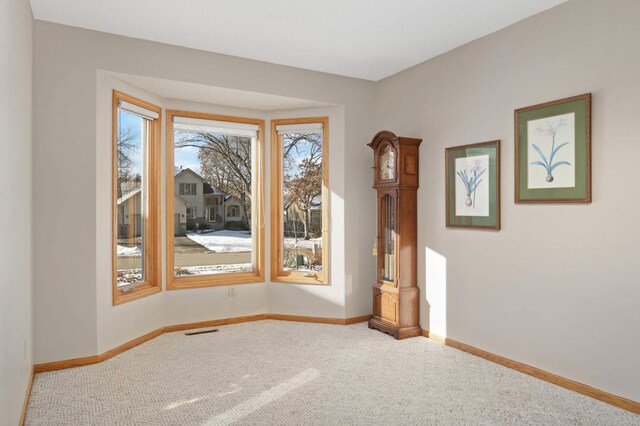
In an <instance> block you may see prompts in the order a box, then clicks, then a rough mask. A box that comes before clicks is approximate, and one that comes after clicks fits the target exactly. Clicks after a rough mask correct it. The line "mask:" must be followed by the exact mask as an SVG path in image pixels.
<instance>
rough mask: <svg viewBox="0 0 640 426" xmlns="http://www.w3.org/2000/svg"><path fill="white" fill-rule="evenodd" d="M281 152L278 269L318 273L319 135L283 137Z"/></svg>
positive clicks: (320, 211)
mask: <svg viewBox="0 0 640 426" xmlns="http://www.w3.org/2000/svg"><path fill="white" fill-rule="evenodd" d="M280 141H281V144H282V146H281V149H282V171H281V172H282V173H281V179H282V205H281V208H282V220H283V224H282V225H283V227H282V230H283V238H282V247H281V248H282V269H283V271H301V272H313V273H318V272H322V269H323V253H322V249H323V247H322V245H323V244H322V243H323V238H322V236H323V235H322V232H323V205H322V198H323V197H322V186H323V183H322V182H323V180H322V173H323V170H322V169H323V167H322V161H323V158H322V156H323V135H322V132H318V133H304V134H299V133H285V134H282V135H281V137H280Z"/></svg>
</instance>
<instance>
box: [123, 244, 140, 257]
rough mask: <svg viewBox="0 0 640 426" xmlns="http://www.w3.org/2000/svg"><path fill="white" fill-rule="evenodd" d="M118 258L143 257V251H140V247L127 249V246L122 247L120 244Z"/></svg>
mask: <svg viewBox="0 0 640 426" xmlns="http://www.w3.org/2000/svg"><path fill="white" fill-rule="evenodd" d="M118 256H120V257H126V256H142V250H140V247H138V246H133V247H127V246H121V245H120V244H118Z"/></svg>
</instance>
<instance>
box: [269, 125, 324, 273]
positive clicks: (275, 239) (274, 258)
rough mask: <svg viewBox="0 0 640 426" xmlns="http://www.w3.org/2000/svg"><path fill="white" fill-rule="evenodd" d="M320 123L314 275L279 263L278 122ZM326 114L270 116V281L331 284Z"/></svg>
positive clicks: (280, 189) (280, 187)
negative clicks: (317, 267) (318, 258)
mask: <svg viewBox="0 0 640 426" xmlns="http://www.w3.org/2000/svg"><path fill="white" fill-rule="evenodd" d="M310 123H322V272H321V273H319V274H315V277H309V276H305V275H307V274H308V273H306V272H300V271H285V270H284V268H283V267H282V265H283V261H282V251H283V249H282V248H283V246H284V229H283V220H284V211H283V210H284V209H283V208H282V203H283V200H282V198H283V180H282V167H283V164H282V163H283V158H282V155H283V152H282V141H281V138H280V135H278V131H277V128H276V127H277V126H279V125H287V124H310ZM329 194H330V192H329V117H304V118H286V119H274V120H271V200H270V201H271V253H270V254H271V282H277V283H288V284H306V285H330V282H329V277H330V276H331V275H330V269H329V264H330V255H331V251H330V243H329V240H330V232H329V231H330V229H331V225H330V222H329V220H330V219H329V218H330V208H331V207H330V204H329V198H330V197H329Z"/></svg>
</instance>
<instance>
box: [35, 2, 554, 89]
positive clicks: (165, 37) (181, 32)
mask: <svg viewBox="0 0 640 426" xmlns="http://www.w3.org/2000/svg"><path fill="white" fill-rule="evenodd" d="M564 1H566V0H180V1H176V0H31V6H32V8H33V15H34V17H35V19H40V20H44V21H51V22H56V23H60V24H65V25H71V26H76V27H82V28H88V29H92V30H98V31H104V32H109V33H114V34H120V35H124V36H128V37H135V38H140V39H145V40H153V41H158V42H161V43H167V44H172V45H177V46H184V47H191V48H196V49H202V50H207V51H210V52H217V53H224V54H228V55H233V56H240V57H244V58H250V59H257V60H261V61H266V62H271V63H275V64H282V65H290V66H294V67H299V68H305V69H310V70H316V71H324V72H329V73H333V74H339V75H345V76H349V77H357V78H364V79H368V80H374V81H377V80H380V79H382V78H384V77H387V76H389V75H392V74H395V73H397V72H399V71H402V70H404V69H406V68H409V67H411V66H413V65H416V64H419V63H420V62H423V61H425V60H427V59H429V58H432V57H434V56H436V55H439V54H441V53H444V52H446V51H448V50H451V49H453V48H455V47H457V46H460V45H462V44H465V43H467V42H469V41H471V40H474V39H476V38H479V37H482V36H484V35H486V34H489V33H492V32H494V31H497V30H499V29H501V28H504V27H506V26H508V25H511V24H513V23H515V22H517V21H519V20H522V19H524V18H526V17H528V16H531V15H534V14H536V13H539V12H541V11H543V10H546V9H549V8H551V7H553V6H556V5H558V4H560V3H563V2H564Z"/></svg>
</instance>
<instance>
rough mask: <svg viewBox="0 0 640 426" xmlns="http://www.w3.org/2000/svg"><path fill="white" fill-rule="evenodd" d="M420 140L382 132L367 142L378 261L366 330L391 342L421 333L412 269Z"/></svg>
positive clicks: (415, 241)
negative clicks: (384, 335)
mask: <svg viewBox="0 0 640 426" xmlns="http://www.w3.org/2000/svg"><path fill="white" fill-rule="evenodd" d="M420 142H422V140H421V139H414V138H404V137H398V136H396V135H394V134H393V133H391V132H389V131H381V132H379V133H378V134H376V135H375V136H374V138H373V140H372V141H371V143H369V146H370V147H371V148H372V149H373V171H374V173H373V187H374V188H375V189H376V191H377V195H378V198H377V200H378V204H377V214H378V225H377V233H378V235H377V240H376V247H377V248H376V253H377V257H378V262H377V275H376V282H375V283H374V284H373V316H372V318H371V320H370V321H369V328H375V329H377V330H380V331H382V332H385V333H388V334H391V335H392V336H394V337H395V338H396V339H404V338H407V337H414V336H419V335H421V334H422V330H421V329H420V326H419V298H420V290H419V289H418V286H417V266H416V260H417V251H418V247H417V239H416V231H417V227H416V222H417V219H418V216H417V190H418V152H419V147H420Z"/></svg>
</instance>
